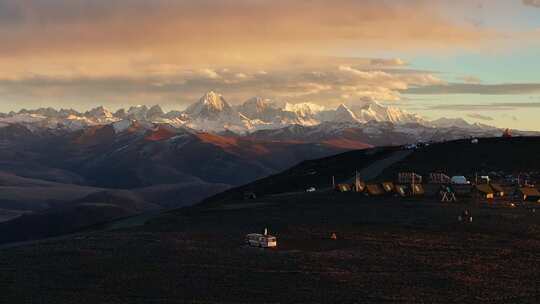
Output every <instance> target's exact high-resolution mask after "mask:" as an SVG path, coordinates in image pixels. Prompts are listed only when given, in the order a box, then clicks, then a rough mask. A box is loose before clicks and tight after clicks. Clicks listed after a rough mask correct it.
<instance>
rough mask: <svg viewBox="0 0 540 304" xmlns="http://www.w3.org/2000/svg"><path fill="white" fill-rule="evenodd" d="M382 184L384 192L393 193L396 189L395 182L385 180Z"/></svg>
mask: <svg viewBox="0 0 540 304" xmlns="http://www.w3.org/2000/svg"><path fill="white" fill-rule="evenodd" d="M381 186H382V188H383V190H384V192H385V193H387V194H390V193H393V192H394V191H395V186H394V183H393V182H383V183H382V184H381Z"/></svg>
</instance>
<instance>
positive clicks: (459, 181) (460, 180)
mask: <svg viewBox="0 0 540 304" xmlns="http://www.w3.org/2000/svg"><path fill="white" fill-rule="evenodd" d="M470 183H471V182H469V181H468V180H467V178H466V177H465V176H452V184H454V185H469V184H470Z"/></svg>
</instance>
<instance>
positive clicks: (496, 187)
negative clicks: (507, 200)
mask: <svg viewBox="0 0 540 304" xmlns="http://www.w3.org/2000/svg"><path fill="white" fill-rule="evenodd" d="M490 186H491V189H493V193H494V194H495V197H503V196H505V195H506V191H505V190H504V188H503V187H502V186H501V185H500V184H493V183H492V184H490Z"/></svg>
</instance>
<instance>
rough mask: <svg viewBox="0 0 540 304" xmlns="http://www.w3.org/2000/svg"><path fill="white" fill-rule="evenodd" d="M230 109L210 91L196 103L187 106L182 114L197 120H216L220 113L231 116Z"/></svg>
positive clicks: (221, 98)
mask: <svg viewBox="0 0 540 304" xmlns="http://www.w3.org/2000/svg"><path fill="white" fill-rule="evenodd" d="M232 112H233V110H232V107H231V106H230V105H229V104H228V103H227V101H226V100H225V98H223V96H221V95H220V94H217V93H215V92H213V91H210V92H208V93H206V94H204V96H203V97H201V99H199V101H198V102H196V103H194V104H192V105H191V106H189V107H188V108H187V109H186V111H185V112H184V113H185V114H187V115H190V116H193V117H197V118H206V119H212V118H214V119H215V118H218V116H219V115H221V113H227V114H232Z"/></svg>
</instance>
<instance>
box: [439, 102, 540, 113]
mask: <svg viewBox="0 0 540 304" xmlns="http://www.w3.org/2000/svg"><path fill="white" fill-rule="evenodd" d="M536 108H540V102H500V103H485V104H438V105H431V106H428V109H430V110H445V111H512V110H516V109H536Z"/></svg>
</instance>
